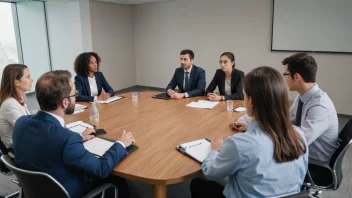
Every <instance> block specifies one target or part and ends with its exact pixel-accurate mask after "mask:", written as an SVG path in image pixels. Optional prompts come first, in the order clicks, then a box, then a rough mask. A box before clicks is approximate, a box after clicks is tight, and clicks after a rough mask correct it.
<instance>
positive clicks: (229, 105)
mask: <svg viewBox="0 0 352 198" xmlns="http://www.w3.org/2000/svg"><path fill="white" fill-rule="evenodd" d="M226 109H227V111H233V101H232V100H226Z"/></svg>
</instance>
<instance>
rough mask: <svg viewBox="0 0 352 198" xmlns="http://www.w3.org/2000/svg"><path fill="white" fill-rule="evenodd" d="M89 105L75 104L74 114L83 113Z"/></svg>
mask: <svg viewBox="0 0 352 198" xmlns="http://www.w3.org/2000/svg"><path fill="white" fill-rule="evenodd" d="M87 108H88V107H87V106H85V105H81V104H75V111H74V112H73V114H78V113H82V112H83V111H84V110H86V109H87Z"/></svg>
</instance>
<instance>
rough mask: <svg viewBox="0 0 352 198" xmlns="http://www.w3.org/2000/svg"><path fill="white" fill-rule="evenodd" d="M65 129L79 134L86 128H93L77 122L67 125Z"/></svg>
mask: <svg viewBox="0 0 352 198" xmlns="http://www.w3.org/2000/svg"><path fill="white" fill-rule="evenodd" d="M66 128H68V129H69V130H71V131H73V132H76V133H79V134H81V133H82V132H83V131H84V130H86V128H93V126H92V125H90V124H87V123H84V122H82V121H77V122H72V123H70V124H67V125H66Z"/></svg>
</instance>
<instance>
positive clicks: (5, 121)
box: [0, 98, 30, 147]
mask: <svg viewBox="0 0 352 198" xmlns="http://www.w3.org/2000/svg"><path fill="white" fill-rule="evenodd" d="M23 115H30V113H29V111H28V109H27V105H24V106H22V105H21V104H20V103H18V102H17V100H16V99H14V98H8V99H6V100H4V102H3V103H2V104H1V107H0V138H1V141H2V142H3V143H4V144H5V146H6V147H9V146H10V145H11V144H12V131H13V126H14V125H15V122H16V120H17V119H18V118H19V117H21V116H23Z"/></svg>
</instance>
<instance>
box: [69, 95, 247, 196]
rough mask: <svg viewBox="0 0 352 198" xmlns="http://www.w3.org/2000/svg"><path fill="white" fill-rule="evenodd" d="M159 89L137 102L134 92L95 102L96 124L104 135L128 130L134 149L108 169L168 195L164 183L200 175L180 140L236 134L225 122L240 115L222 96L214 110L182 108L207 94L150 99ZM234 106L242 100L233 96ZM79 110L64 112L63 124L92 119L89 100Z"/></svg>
mask: <svg viewBox="0 0 352 198" xmlns="http://www.w3.org/2000/svg"><path fill="white" fill-rule="evenodd" d="M158 93H160V92H139V93H138V94H139V95H138V102H132V94H131V93H126V94H121V95H119V96H124V97H125V98H123V99H120V100H117V101H114V102H111V103H109V104H97V108H98V110H99V113H100V123H99V125H98V126H97V128H103V129H105V130H106V131H107V134H106V135H103V136H102V137H104V138H108V139H113V140H116V139H117V138H118V137H119V136H120V135H121V134H122V132H123V130H126V131H131V132H132V133H133V135H134V137H135V140H136V142H135V145H137V146H138V147H139V149H138V150H136V151H135V152H133V153H131V154H130V155H129V156H128V157H127V158H126V159H125V160H123V161H122V162H121V163H120V164H119V165H118V166H116V167H115V168H114V170H113V171H112V174H113V175H117V176H120V177H123V178H126V179H129V180H135V181H139V182H142V183H147V184H152V186H153V189H152V192H153V197H154V198H166V197H167V185H169V184H175V183H180V182H184V181H187V180H190V179H192V178H194V177H196V176H199V175H200V174H201V164H200V163H198V162H197V161H195V160H193V159H191V158H189V157H187V156H186V155H183V154H182V153H180V152H179V151H177V150H176V147H177V146H178V145H180V144H182V143H185V142H189V141H193V140H197V139H201V138H208V139H210V140H211V139H212V138H214V137H216V136H221V137H223V138H226V137H228V136H231V135H233V134H234V131H232V130H231V129H230V128H229V126H228V124H229V122H230V121H232V120H233V119H235V118H238V117H240V116H242V115H243V114H244V112H242V113H238V112H227V111H226V101H220V102H219V104H218V105H217V106H216V107H214V108H213V109H211V110H210V109H200V108H192V107H186V105H187V104H189V103H190V102H192V101H198V100H206V97H205V96H202V97H193V98H183V99H179V100H176V99H172V100H161V99H155V98H152V96H153V95H156V94H158ZM233 103H234V107H240V106H243V101H241V100H238V101H237V100H236V101H233ZM78 104H83V105H87V106H88V109H87V110H85V111H84V112H82V113H79V114H75V115H70V116H66V118H65V121H66V123H71V122H74V121H83V122H85V123H90V121H89V110H90V106H91V104H90V103H78Z"/></svg>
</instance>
